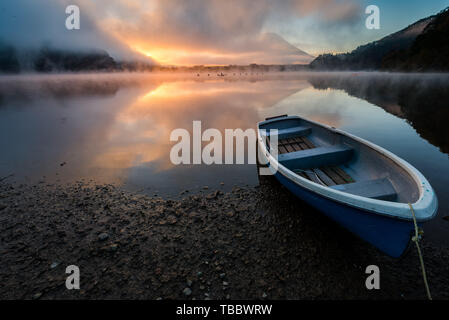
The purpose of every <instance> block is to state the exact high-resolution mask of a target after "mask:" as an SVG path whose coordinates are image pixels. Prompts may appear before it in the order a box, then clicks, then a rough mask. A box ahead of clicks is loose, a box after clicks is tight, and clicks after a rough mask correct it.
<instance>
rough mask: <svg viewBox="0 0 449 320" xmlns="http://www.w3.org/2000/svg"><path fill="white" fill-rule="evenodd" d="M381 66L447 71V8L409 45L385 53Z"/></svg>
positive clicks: (448, 41) (448, 51) (448, 16)
mask: <svg viewBox="0 0 449 320" xmlns="http://www.w3.org/2000/svg"><path fill="white" fill-rule="evenodd" d="M382 68H383V69H388V70H398V71H404V70H413V71H449V8H446V9H445V10H443V11H442V12H440V13H439V14H438V15H437V16H436V17H435V18H433V19H432V20H431V22H430V23H429V24H428V25H427V26H426V28H425V29H424V30H423V32H421V33H420V35H418V37H417V38H416V39H415V41H414V42H413V44H412V46H411V47H409V48H408V49H404V50H396V51H393V52H391V53H389V54H388V55H386V56H385V57H384V59H383V61H382Z"/></svg>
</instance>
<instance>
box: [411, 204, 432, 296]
mask: <svg viewBox="0 0 449 320" xmlns="http://www.w3.org/2000/svg"><path fill="white" fill-rule="evenodd" d="M408 206H409V207H410V211H411V212H412V217H413V223H414V225H415V236H414V237H412V241H413V242H414V243H415V244H416V249H418V256H419V261H420V263H421V271H422V277H423V280H424V286H425V287H426V291H427V298H429V300H432V296H431V295H430V289H429V283H428V282H427V275H426V268H425V267H424V259H423V256H422V253H421V248H420V247H419V239H420V238H421V235H422V234H424V231H422V230H420V229H419V228H418V224H417V223H416V217H415V210H413V206H412V204H411V203H409V204H408Z"/></svg>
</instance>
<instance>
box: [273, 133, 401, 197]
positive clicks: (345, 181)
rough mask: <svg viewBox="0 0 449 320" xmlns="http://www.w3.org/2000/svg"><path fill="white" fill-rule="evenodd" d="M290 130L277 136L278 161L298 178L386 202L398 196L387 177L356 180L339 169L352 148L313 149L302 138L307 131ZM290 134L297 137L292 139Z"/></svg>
mask: <svg viewBox="0 0 449 320" xmlns="http://www.w3.org/2000/svg"><path fill="white" fill-rule="evenodd" d="M284 131H285V130H284ZM291 131H292V132H290V136H289V137H282V135H280V136H279V137H281V139H279V141H278V155H279V159H278V160H279V162H280V163H282V164H284V165H286V166H287V167H289V168H290V169H291V170H292V171H293V172H294V173H296V174H297V175H299V176H301V177H303V178H305V179H308V180H310V181H313V182H315V183H318V184H321V185H324V186H327V187H330V188H333V189H336V190H340V191H343V192H347V193H351V194H355V195H359V196H363V197H368V198H372V199H379V200H386V201H394V200H395V199H396V197H397V193H396V191H395V189H394V187H393V185H392V184H391V182H390V181H389V179H388V178H383V179H374V180H366V181H355V179H354V178H353V177H351V175H350V174H348V172H346V171H345V170H344V168H342V165H344V163H346V162H348V161H349V160H350V159H351V157H352V152H353V150H352V149H351V148H349V147H347V146H343V145H334V146H327V147H320V146H316V145H314V144H313V143H312V142H311V141H310V140H309V139H308V138H307V136H305V135H304V134H310V130H305V129H301V130H298V129H297V128H295V129H294V130H291ZM295 131H296V132H295ZM299 131H300V132H299ZM292 133H296V134H297V135H294V136H293V135H291V134H292ZM298 134H299V135H298ZM269 138H270V137H269V136H267V146H269V145H270V144H269V143H270V139H269Z"/></svg>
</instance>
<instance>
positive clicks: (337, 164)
mask: <svg viewBox="0 0 449 320" xmlns="http://www.w3.org/2000/svg"><path fill="white" fill-rule="evenodd" d="M257 129H258V144H259V150H260V153H261V154H262V155H263V156H264V158H265V160H266V161H267V164H268V166H269V168H270V170H271V171H272V173H273V174H275V176H276V178H277V179H278V180H279V181H280V182H281V183H282V184H283V185H284V186H285V187H287V188H288V189H289V190H290V191H291V192H292V193H293V194H295V195H296V196H297V197H298V198H300V199H302V200H304V201H305V202H307V203H308V204H310V205H311V206H313V207H315V208H316V209H318V210H320V211H322V212H323V213H324V214H326V215H327V216H329V217H330V218H332V219H333V220H335V221H336V222H337V223H339V224H340V225H342V226H343V227H345V228H346V229H348V230H350V231H351V232H353V233H354V234H356V235H357V236H359V237H360V238H362V239H364V240H366V241H367V242H369V243H371V244H372V245H374V246H375V247H377V248H378V249H380V250H381V251H383V252H385V253H386V254H388V255H390V256H392V257H399V256H401V255H402V254H403V253H404V252H405V251H406V249H407V248H408V246H409V243H410V240H411V237H412V235H413V234H414V231H415V229H414V223H413V217H412V212H411V210H410V207H409V204H411V205H412V206H413V209H414V212H415V217H416V221H417V222H418V225H419V226H421V225H422V223H424V222H426V221H428V220H431V219H432V218H434V217H435V215H436V212H437V207H438V201H437V198H436V196H435V193H434V191H433V189H432V187H431V186H430V184H429V182H428V181H427V180H426V178H425V177H424V176H423V175H422V174H421V173H420V172H419V171H418V170H417V169H415V168H414V167H413V166H411V165H410V164H409V163H407V162H406V161H404V160H402V159H400V158H399V157H397V156H396V155H394V154H393V153H391V152H389V151H387V150H385V149H383V148H381V147H379V146H377V145H375V144H373V143H371V142H368V141H366V140H364V139H361V138H359V137H356V136H354V135H351V134H349V133H346V132H343V131H341V130H338V129H335V128H333V127H329V126H326V125H323V124H320V123H317V122H314V121H310V120H306V119H303V118H300V117H297V116H286V115H285V116H280V117H275V118H269V119H267V120H265V121H262V122H260V123H258V127H257ZM270 129H277V132H278V136H277V139H278V146H277V155H276V152H273V151H275V150H274V148H276V146H273V145H274V142H275V141H276V139H275V138H273V137H272V136H270ZM271 132H273V131H271ZM270 139H271V140H270ZM270 141H271V144H273V145H272V146H271V150H272V152H271V153H270V152H269V150H270Z"/></svg>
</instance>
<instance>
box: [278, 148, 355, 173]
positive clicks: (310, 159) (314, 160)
mask: <svg viewBox="0 0 449 320" xmlns="http://www.w3.org/2000/svg"><path fill="white" fill-rule="evenodd" d="M353 152H354V150H353V149H352V148H350V147H348V146H345V145H343V144H338V145H331V146H326V147H318V148H313V149H307V150H301V151H295V152H290V153H283V154H280V155H279V156H278V161H279V163H281V164H282V165H284V166H288V167H290V168H295V169H307V168H319V167H325V166H338V165H340V164H342V163H345V162H347V161H349V160H350V159H351V157H352V155H353Z"/></svg>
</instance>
